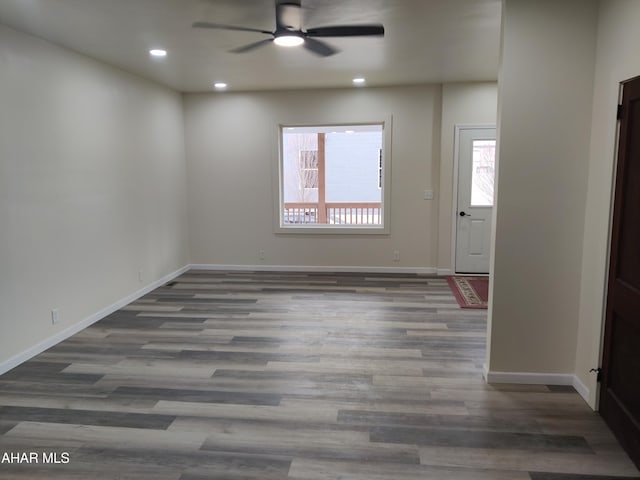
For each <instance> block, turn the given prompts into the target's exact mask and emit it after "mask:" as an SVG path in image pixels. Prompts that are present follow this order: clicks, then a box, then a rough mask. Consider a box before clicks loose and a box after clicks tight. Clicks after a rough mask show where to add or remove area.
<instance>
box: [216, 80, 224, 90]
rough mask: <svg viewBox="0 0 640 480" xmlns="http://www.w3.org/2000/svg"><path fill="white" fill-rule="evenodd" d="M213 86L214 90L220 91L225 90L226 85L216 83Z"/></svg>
mask: <svg viewBox="0 0 640 480" xmlns="http://www.w3.org/2000/svg"><path fill="white" fill-rule="evenodd" d="M213 86H214V88H217V89H220V90H222V89H225V88H227V84H226V83H224V82H216V83H214V84H213Z"/></svg>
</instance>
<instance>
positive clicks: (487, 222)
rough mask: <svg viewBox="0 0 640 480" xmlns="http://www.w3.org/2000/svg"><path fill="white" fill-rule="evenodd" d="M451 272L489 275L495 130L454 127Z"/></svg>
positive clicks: (493, 128) (490, 128)
mask: <svg viewBox="0 0 640 480" xmlns="http://www.w3.org/2000/svg"><path fill="white" fill-rule="evenodd" d="M456 141H457V147H458V148H457V152H458V159H457V161H458V198H457V208H456V237H455V238H456V249H455V271H456V272H457V273H489V250H490V243H491V216H492V211H493V197H494V195H493V185H494V178H495V159H496V129H495V127H482V128H480V127H457V128H456Z"/></svg>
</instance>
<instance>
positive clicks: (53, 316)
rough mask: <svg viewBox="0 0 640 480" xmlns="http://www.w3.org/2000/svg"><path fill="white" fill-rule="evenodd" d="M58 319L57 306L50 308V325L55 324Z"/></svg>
mask: <svg viewBox="0 0 640 480" xmlns="http://www.w3.org/2000/svg"><path fill="white" fill-rule="evenodd" d="M59 321H60V312H59V311H58V309H57V308H54V309H53V310H51V325H55V324H56V323H58V322H59Z"/></svg>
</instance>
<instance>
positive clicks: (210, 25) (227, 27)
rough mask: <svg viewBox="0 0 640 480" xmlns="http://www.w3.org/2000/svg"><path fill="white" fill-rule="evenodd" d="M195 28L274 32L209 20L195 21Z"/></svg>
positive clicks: (269, 33) (268, 33)
mask: <svg viewBox="0 0 640 480" xmlns="http://www.w3.org/2000/svg"><path fill="white" fill-rule="evenodd" d="M191 26H192V27H194V28H213V29H217V30H239V31H241V32H257V33H266V34H267V35H271V34H272V33H273V32H269V31H268V30H260V29H257V28H247V27H238V26H236V25H224V24H222V23H209V22H195V23H194V24H193V25H191Z"/></svg>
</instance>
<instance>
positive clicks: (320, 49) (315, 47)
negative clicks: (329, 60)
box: [304, 37, 338, 57]
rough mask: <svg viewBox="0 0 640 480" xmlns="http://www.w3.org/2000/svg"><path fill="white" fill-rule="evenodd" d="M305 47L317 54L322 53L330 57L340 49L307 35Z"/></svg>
mask: <svg viewBox="0 0 640 480" xmlns="http://www.w3.org/2000/svg"><path fill="white" fill-rule="evenodd" d="M304 48H306V49H307V50H309V51H310V52H313V53H315V54H316V55H320V56H321V57H328V56H331V55H333V54H334V53H337V52H338V50H336V49H335V48H333V47H332V46H330V45H327V44H326V43H324V42H321V41H320V40H315V39H313V38H309V37H305V39H304Z"/></svg>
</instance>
